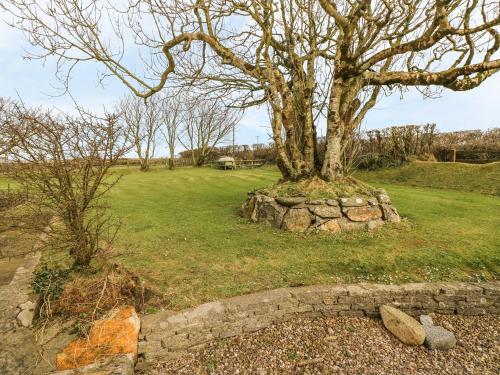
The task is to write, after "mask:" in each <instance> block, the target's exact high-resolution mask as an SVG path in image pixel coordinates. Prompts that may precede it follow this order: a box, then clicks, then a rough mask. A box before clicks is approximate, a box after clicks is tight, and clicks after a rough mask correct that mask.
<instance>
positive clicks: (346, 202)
mask: <svg viewBox="0 0 500 375" xmlns="http://www.w3.org/2000/svg"><path fill="white" fill-rule="evenodd" d="M338 202H339V203H340V205H341V206H342V207H361V206H366V203H367V202H366V199H363V198H356V197H352V198H340V199H339V200H338Z"/></svg>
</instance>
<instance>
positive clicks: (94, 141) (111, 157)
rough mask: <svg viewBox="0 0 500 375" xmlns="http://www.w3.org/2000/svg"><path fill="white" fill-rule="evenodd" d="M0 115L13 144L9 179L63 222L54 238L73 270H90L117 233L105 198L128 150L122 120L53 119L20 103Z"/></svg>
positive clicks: (55, 116)
mask: <svg viewBox="0 0 500 375" xmlns="http://www.w3.org/2000/svg"><path fill="white" fill-rule="evenodd" d="M1 112H2V111H0V114H1ZM0 116H1V117H0V118H1V119H2V122H1V123H0V124H1V125H0V126H1V128H2V131H3V136H5V137H6V138H8V139H9V141H10V143H11V145H13V147H11V148H10V150H9V157H10V158H11V161H12V162H13V163H9V168H8V169H7V173H8V175H9V176H10V177H12V178H13V179H14V180H15V181H16V182H17V183H18V184H19V185H20V186H21V187H22V188H23V190H24V191H28V192H29V194H28V199H29V203H30V204H32V205H33V206H34V207H36V208H39V209H42V210H43V211H45V212H46V211H48V212H50V213H52V214H54V215H55V216H56V217H57V218H58V219H59V220H60V222H61V223H62V227H61V228H59V227H55V228H54V229H55V230H54V231H53V232H52V234H51V235H52V236H55V237H56V238H57V239H58V241H59V242H60V244H61V246H63V247H64V248H67V249H69V252H70V254H71V256H72V257H73V259H74V265H75V266H77V267H82V266H83V267H84V266H88V265H89V264H90V261H91V259H92V258H93V257H94V256H95V255H96V254H98V253H99V251H100V250H101V249H103V247H102V246H103V241H105V242H106V243H107V244H109V243H110V242H111V241H112V239H113V238H114V234H115V233H116V228H113V225H112V223H111V221H110V215H109V214H108V213H107V206H106V204H105V203H104V201H103V198H104V197H105V195H106V193H107V192H108V191H109V190H110V189H111V188H112V187H113V186H114V185H115V184H116V182H117V181H118V179H119V177H118V176H116V175H115V177H113V176H112V175H111V174H110V168H111V167H112V166H113V165H115V164H116V163H117V162H118V160H119V159H120V158H121V157H123V156H124V155H125V153H126V152H127V151H128V150H129V146H128V145H127V143H126V133H125V129H123V128H122V127H121V125H120V122H119V121H118V116H116V115H114V114H108V115H106V116H105V117H103V118H98V117H96V116H93V115H91V114H88V113H84V112H80V115H79V116H70V115H66V114H54V113H52V112H49V111H47V112H43V111H41V110H38V109H34V110H33V109H27V108H26V107H25V106H24V105H23V104H22V103H16V104H14V105H11V106H10V107H9V108H8V113H5V112H3V115H0Z"/></svg>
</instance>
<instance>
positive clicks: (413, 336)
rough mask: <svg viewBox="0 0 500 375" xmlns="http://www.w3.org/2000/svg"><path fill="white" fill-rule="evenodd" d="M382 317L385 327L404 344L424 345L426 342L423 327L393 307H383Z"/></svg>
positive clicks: (381, 310) (381, 309) (381, 308)
mask: <svg viewBox="0 0 500 375" xmlns="http://www.w3.org/2000/svg"><path fill="white" fill-rule="evenodd" d="M380 315H381V316H382V321H383V322H384V326H385V327H386V328H387V329H388V330H389V331H390V332H391V333H392V334H393V335H394V336H396V337H397V338H398V339H399V340H400V341H401V342H402V343H403V344H406V345H422V344H423V343H424V340H425V331H424V328H423V327H422V325H421V324H420V323H419V322H417V321H416V320H415V319H413V318H412V317H411V316H409V315H407V314H405V313H404V312H402V311H401V310H398V309H396V308H395V307H392V306H387V305H382V306H381V307H380Z"/></svg>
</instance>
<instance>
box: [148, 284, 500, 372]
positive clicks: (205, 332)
mask: <svg viewBox="0 0 500 375" xmlns="http://www.w3.org/2000/svg"><path fill="white" fill-rule="evenodd" d="M384 304H387V305H392V306H394V307H397V308H399V309H401V310H403V311H405V312H407V313H409V314H411V315H414V316H417V315H419V314H428V313H431V312H435V313H441V314H468V315H481V314H496V315H498V314H500V282H496V281H495V282H489V283H413V284H402V285H380V284H366V283H361V284H352V285H331V286H311V287H297V288H283V289H276V290H270V291H265V292H258V293H253V294H249V295H243V296H238V297H233V298H228V299H225V300H221V301H216V302H210V303H205V304H203V305H201V306H198V307H196V308H193V309H187V310H183V311H180V312H159V313H156V314H151V315H146V316H144V317H143V318H142V329H141V334H140V341H139V356H140V361H141V362H142V363H150V362H151V361H154V360H155V359H158V358H163V359H166V358H172V357H175V356H176V355H178V354H179V353H180V352H182V351H184V350H187V349H191V348H196V347H198V346H200V345H204V344H205V343H207V342H209V341H211V340H214V339H222V338H226V337H231V336H237V335H242V334H246V333H251V332H255V331H258V330H260V329H263V328H266V327H268V326H270V325H271V324H273V323H278V322H283V321H287V320H290V319H293V318H294V317H297V316H309V317H334V316H339V315H348V316H368V317H378V316H379V308H380V306H381V305H384Z"/></svg>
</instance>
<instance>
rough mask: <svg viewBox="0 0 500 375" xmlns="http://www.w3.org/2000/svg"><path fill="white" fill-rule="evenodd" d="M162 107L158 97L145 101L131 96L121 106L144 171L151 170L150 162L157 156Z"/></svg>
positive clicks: (123, 100) (122, 116) (129, 134)
mask: <svg viewBox="0 0 500 375" xmlns="http://www.w3.org/2000/svg"><path fill="white" fill-rule="evenodd" d="M161 106H162V100H161V99H160V98H158V97H152V98H149V99H148V100H143V99H141V98H138V97H136V96H130V95H129V96H127V97H125V98H123V99H122V100H121V101H120V104H119V108H118V111H119V112H120V114H121V115H120V117H121V119H122V120H123V121H124V123H125V124H126V127H127V130H128V136H129V138H130V140H131V142H132V143H133V144H134V150H135V152H136V154H137V157H138V158H139V162H140V167H141V170H142V171H147V170H149V161H150V160H151V159H152V158H153V157H154V154H155V149H156V143H157V141H158V131H159V130H160V127H161V126H162V120H163V113H162V110H161Z"/></svg>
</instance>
